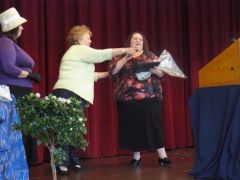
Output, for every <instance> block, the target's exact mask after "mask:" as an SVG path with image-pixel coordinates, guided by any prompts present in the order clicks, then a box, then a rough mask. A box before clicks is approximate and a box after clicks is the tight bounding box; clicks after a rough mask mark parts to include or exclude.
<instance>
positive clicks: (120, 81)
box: [109, 51, 162, 101]
mask: <svg viewBox="0 0 240 180" xmlns="http://www.w3.org/2000/svg"><path fill="white" fill-rule="evenodd" d="M121 58H122V57H116V58H115V59H114V60H113V61H112V62H111V63H110V64H109V74H110V78H111V79H112V81H113V93H114V96H115V99H116V100H117V101H128V100H139V99H146V98H156V97H157V98H158V99H161V98H162V86H161V79H160V78H159V77H157V76H156V75H153V74H152V75H151V76H150V78H148V79H146V80H143V81H140V80H138V79H137V77H136V75H135V72H136V69H137V68H138V65H139V63H149V62H153V61H154V60H156V59H157V58H158V57H157V56H156V55H155V54H153V53H152V52H150V51H144V52H143V53H142V54H141V55H139V56H138V57H135V58H132V59H130V60H129V61H128V62H127V63H126V64H125V65H124V66H123V67H122V68H121V70H120V71H119V72H118V73H117V74H115V75H113V74H112V72H113V70H114V69H115V66H116V63H117V62H118V61H119V60H120V59H121Z"/></svg>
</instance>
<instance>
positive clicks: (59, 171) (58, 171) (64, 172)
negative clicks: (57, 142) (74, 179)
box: [56, 167, 70, 176]
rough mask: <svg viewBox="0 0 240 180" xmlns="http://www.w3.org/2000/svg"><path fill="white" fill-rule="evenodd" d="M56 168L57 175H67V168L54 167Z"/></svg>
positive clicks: (68, 173)
mask: <svg viewBox="0 0 240 180" xmlns="http://www.w3.org/2000/svg"><path fill="white" fill-rule="evenodd" d="M56 170H57V174H59V175H63V176H68V175H70V172H69V170H67V171H64V170H62V169H60V168H59V167H56Z"/></svg>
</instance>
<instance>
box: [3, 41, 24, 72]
mask: <svg viewBox="0 0 240 180" xmlns="http://www.w3.org/2000/svg"><path fill="white" fill-rule="evenodd" d="M15 63H16V50H15V46H14V42H12V41H11V40H10V39H7V38H6V39H5V38H4V39H2V40H1V42H0V64H1V68H2V70H3V71H4V73H6V74H8V75H10V76H13V77H18V76H19V74H20V73H21V71H22V70H21V69H20V68H19V67H17V66H16V65H15Z"/></svg>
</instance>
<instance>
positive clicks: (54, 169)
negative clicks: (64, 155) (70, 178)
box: [49, 145, 57, 180]
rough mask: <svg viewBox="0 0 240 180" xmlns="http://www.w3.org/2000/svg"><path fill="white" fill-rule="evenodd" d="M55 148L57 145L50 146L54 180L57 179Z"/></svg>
mask: <svg viewBox="0 0 240 180" xmlns="http://www.w3.org/2000/svg"><path fill="white" fill-rule="evenodd" d="M54 149H55V146H54V145H51V146H50V148H49V151H50V158H51V168H52V176H53V180H57V172H56V165H55V159H54Z"/></svg>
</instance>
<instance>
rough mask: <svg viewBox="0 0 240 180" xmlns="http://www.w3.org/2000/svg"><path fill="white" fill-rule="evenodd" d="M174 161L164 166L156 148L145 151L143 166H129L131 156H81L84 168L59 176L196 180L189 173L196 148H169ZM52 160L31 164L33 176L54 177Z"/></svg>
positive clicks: (34, 179) (70, 179)
mask: <svg viewBox="0 0 240 180" xmlns="http://www.w3.org/2000/svg"><path fill="white" fill-rule="evenodd" d="M167 153H168V156H169V158H170V159H171V161H172V164H171V165H170V166H169V167H160V166H159V165H158V161H157V153H156V152H145V153H143V154H142V161H141V166H140V167H139V168H133V167H130V166H128V162H129V161H130V160H131V156H114V157H106V158H97V159H80V163H81V166H82V167H83V170H82V171H81V172H73V171H71V175H70V176H58V179H59V180H77V179H80V180H109V179H111V180H193V179H194V177H192V176H191V175H189V172H190V171H191V169H192V166H193V162H194V150H193V148H185V149H175V150H170V151H167ZM51 179H52V175H51V169H50V164H49V163H43V164H40V165H36V166H34V167H31V168H30V180H51Z"/></svg>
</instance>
